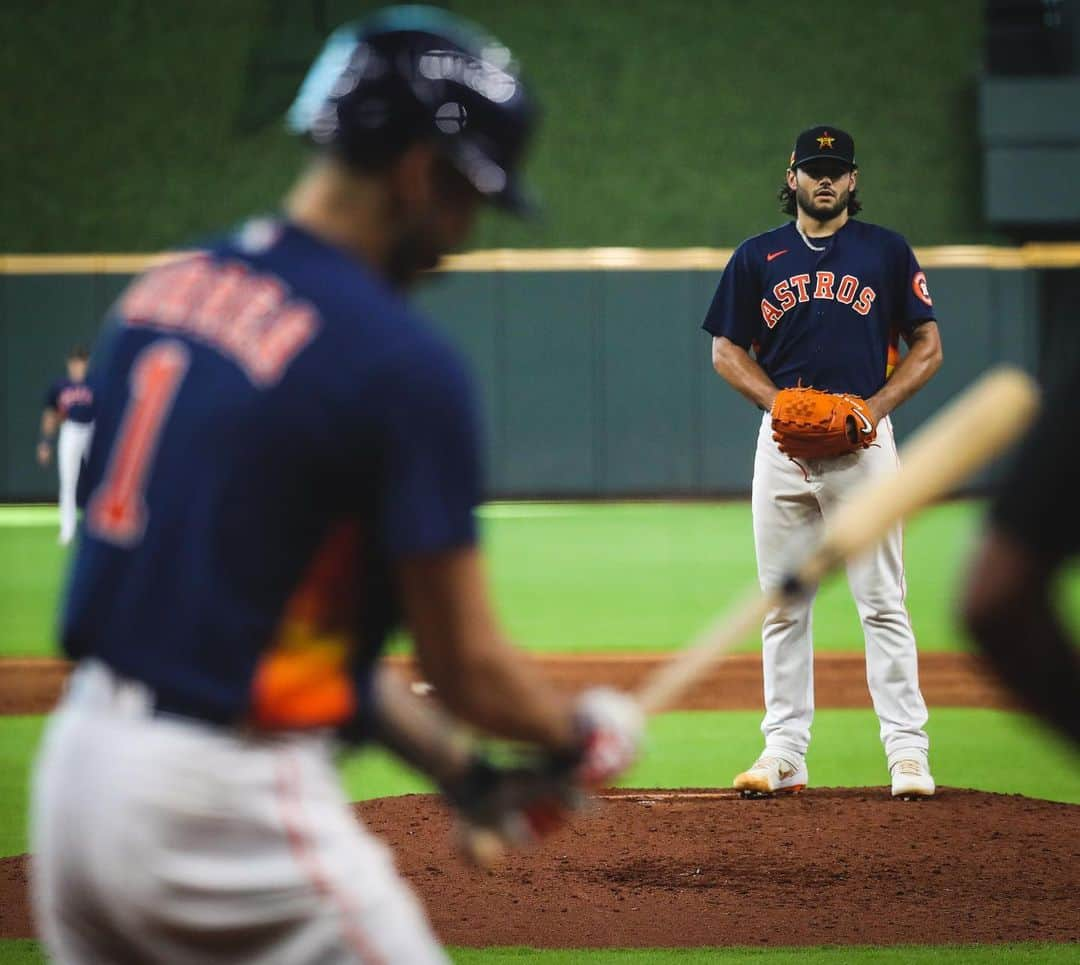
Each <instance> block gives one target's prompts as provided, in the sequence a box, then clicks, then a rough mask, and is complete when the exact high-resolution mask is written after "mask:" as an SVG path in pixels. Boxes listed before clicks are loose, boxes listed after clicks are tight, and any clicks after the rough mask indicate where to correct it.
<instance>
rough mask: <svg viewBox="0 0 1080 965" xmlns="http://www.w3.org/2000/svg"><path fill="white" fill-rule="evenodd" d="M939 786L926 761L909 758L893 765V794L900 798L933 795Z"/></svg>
mask: <svg viewBox="0 0 1080 965" xmlns="http://www.w3.org/2000/svg"><path fill="white" fill-rule="evenodd" d="M936 790H937V786H936V785H935V784H934V778H933V776H932V775H931V774H930V768H929V767H928V766H927V764H926V762H925V761H921V760H919V759H918V758H909V759H907V760H903V761H897V762H896V763H895V764H893V766H892V796H893V797H900V798H904V799H907V798H913V797H933V796H934V791H936Z"/></svg>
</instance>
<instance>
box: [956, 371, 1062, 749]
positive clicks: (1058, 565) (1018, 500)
mask: <svg viewBox="0 0 1080 965" xmlns="http://www.w3.org/2000/svg"><path fill="white" fill-rule="evenodd" d="M1078 384H1080V365H1077V364H1074V365H1073V367H1072V371H1071V373H1070V374H1069V377H1068V378H1066V379H1064V380H1063V381H1062V382H1061V383H1060V384H1059V385H1058V386H1057V387H1056V389H1054V390H1052V391H1051V392H1050V393H1049V394H1048V396H1047V399H1046V401H1045V404H1044V408H1043V411H1042V415H1041V416H1040V417H1039V420H1038V421H1037V422H1036V424H1035V425H1034V426H1033V427H1032V429H1031V431H1030V432H1029V433H1028V435H1027V437H1026V438H1025V439H1024V441H1023V443H1022V444H1021V446H1020V448H1019V450H1018V451H1017V453H1016V456H1015V457H1014V459H1013V462H1012V465H1011V469H1010V471H1009V472H1008V474H1007V475H1006V477H1005V479H1004V480H1003V482H1002V483H1001V485H1000V487H999V488H998V490H997V493H996V495H995V496H994V499H993V501H992V503H991V507H990V512H989V517H988V520H987V525H986V529H985V532H984V533H983V536H982V540H981V541H980V544H979V546H978V547H977V549H976V551H975V556H974V559H973V561H972V564H971V566H970V568H969V572H968V576H967V587H966V590H965V596H964V603H963V613H964V622H965V623H966V625H967V628H968V630H969V632H970V633H971V635H972V637H973V638H974V639H975V641H976V642H977V643H978V644H979V646H980V647H981V648H982V650H983V651H984V652H985V653H986V655H987V656H988V657H989V658H990V660H991V662H992V663H993V665H994V667H995V668H996V669H997V671H998V674H999V676H1000V677H1001V680H1002V682H1003V683H1004V684H1005V685H1006V686H1007V687H1009V688H1011V689H1012V690H1013V692H1014V693H1016V694H1017V695H1018V696H1020V697H1021V698H1022V699H1023V701H1024V703H1025V704H1027V706H1028V707H1029V708H1030V709H1031V710H1033V711H1035V712H1036V713H1037V714H1039V715H1040V716H1042V717H1043V718H1044V719H1045V720H1047V721H1049V722H1050V723H1051V724H1053V725H1054V726H1055V727H1057V728H1058V730H1060V731H1062V732H1063V733H1064V734H1067V735H1068V736H1069V737H1071V738H1072V740H1073V741H1074V742H1076V743H1077V744H1078V745H1080V659H1078V656H1077V650H1076V644H1075V641H1074V640H1073V639H1072V636H1071V634H1070V633H1069V632H1068V630H1067V629H1066V626H1065V623H1064V622H1063V620H1062V616H1061V612H1060V607H1059V603H1058V598H1059V595H1060V592H1061V587H1060V585H1059V584H1058V578H1059V577H1060V576H1061V573H1062V569H1063V567H1064V565H1065V564H1066V563H1067V562H1068V561H1069V560H1070V559H1073V558H1075V556H1076V554H1077V552H1080V514H1078V513H1076V512H1075V510H1074V509H1073V506H1074V500H1075V499H1076V494H1077V492H1078V491H1080V461H1078V458H1077V453H1076V450H1075V448H1074V447H1073V446H1072V445H1071V443H1072V441H1073V440H1072V438H1070V436H1069V432H1070V431H1072V430H1074V429H1075V426H1076V425H1077V416H1078V415H1080V413H1078V412H1077V391H1076V387H1077V385H1078ZM1062 426H1066V427H1068V428H1067V429H1066V430H1064V431H1063V429H1062ZM1072 436H1073V437H1074V436H1075V431H1072Z"/></svg>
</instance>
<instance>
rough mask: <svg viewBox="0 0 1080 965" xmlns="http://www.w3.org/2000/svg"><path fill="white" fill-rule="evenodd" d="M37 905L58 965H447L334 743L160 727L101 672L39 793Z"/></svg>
mask: <svg viewBox="0 0 1080 965" xmlns="http://www.w3.org/2000/svg"><path fill="white" fill-rule="evenodd" d="M32 822H33V829H32V830H33V851H34V906H35V913H36V917H37V921H38V925H39V928H41V930H42V932H43V936H42V937H43V938H44V940H45V943H46V945H47V947H48V950H49V953H50V955H51V956H52V960H55V961H57V962H78V963H83V965H85V963H97V962H102V963H104V962H111V963H117V962H161V963H170V965H185V963H191V965H195V963H200V965H202V963H205V962H230V963H231V962H237V963H239V962H246V963H247V962H250V963H271V962H274V963H289V965H292V963H308V962H311V963H314V962H319V963H344V962H387V963H391V962H392V963H397V962H409V963H436V962H438V963H445V962H446V961H448V959H447V958H446V956H445V955H444V954H443V952H442V950H441V949H440V947H439V945H438V943H437V941H436V939H435V937H434V935H433V934H432V932H431V929H430V927H429V925H428V923H427V920H426V918H425V916H424V913H423V911H422V909H421V907H420V904H419V902H418V901H417V899H416V898H415V896H414V895H413V894H412V892H411V891H410V889H409V888H408V887H407V885H406V884H405V883H404V882H403V881H402V880H401V878H400V877H399V876H398V874H397V872H396V870H395V868H394V865H393V861H392V859H391V857H390V854H389V852H388V850H387V849H386V848H385V847H384V846H383V845H382V844H380V843H379V842H378V841H376V840H375V838H374V837H373V836H372V835H371V834H369V833H368V832H367V831H366V830H365V829H364V828H363V827H362V826H361V825H360V824H359V823H358V822H357V821H356V819H355V817H354V816H353V814H352V812H351V811H350V809H349V806H348V802H347V801H346V800H345V798H344V796H343V794H342V792H341V789H340V785H339V781H338V777H337V773H336V771H335V769H334V766H333V762H332V757H331V744H330V742H329V741H328V740H327V739H326V738H324V737H318V736H310V735H308V736H295V735H294V736H288V737H275V738H266V737H255V736H251V735H244V734H242V733H240V732H236V731H229V730H225V729H222V728H216V727H212V726H209V725H207V726H203V725H201V724H198V723H194V722H190V721H185V720H181V719H179V718H166V717H155V716H153V715H152V714H151V713H150V710H149V697H148V694H147V693H146V691H145V689H144V688H142V687H141V686H140V685H138V684H132V683H130V682H120V681H118V680H117V678H116V677H115V676H114V675H113V674H111V673H110V672H109V671H108V670H107V669H105V668H104V667H103V666H102V665H100V664H93V663H85V664H83V665H82V666H81V667H80V668H79V670H78V671H77V672H76V674H75V676H74V678H73V681H72V685H71V687H70V688H69V693H68V695H67V697H66V698H65V700H64V702H63V704H62V706H61V708H60V709H59V710H58V712H57V713H56V714H55V715H54V716H53V718H52V720H51V722H50V724H49V727H48V731H47V734H46V737H45V741H44V743H43V746H42V750H41V752H40V756H39V759H38V762H37V768H36V773H35V783H34V795H33V811H32Z"/></svg>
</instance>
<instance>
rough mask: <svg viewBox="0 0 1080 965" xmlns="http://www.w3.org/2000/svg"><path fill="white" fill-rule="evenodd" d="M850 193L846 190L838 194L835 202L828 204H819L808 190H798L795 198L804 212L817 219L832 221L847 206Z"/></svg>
mask: <svg viewBox="0 0 1080 965" xmlns="http://www.w3.org/2000/svg"><path fill="white" fill-rule="evenodd" d="M848 193H849V192H847V191H845V192H844V193H843V194H838V195H837V196H836V199H835V200H834V201H833V203H832V204H831V205H827V206H826V205H822V204H819V203H818V202H817V201H815V199H814V198H813V197H811V195H810V194H809V193H807V192H806V191H796V192H795V200H796V201H797V202H798V205H799V208H800V209H802V211H803V213H804V214H806V215H809V216H810V217H811V218H813V219H814V220H815V221H831V220H832V219H833V218H835V217H836V216H837V215H838V214H840V213H841V212H842V211H844V210H845V209H846V208H847V204H848Z"/></svg>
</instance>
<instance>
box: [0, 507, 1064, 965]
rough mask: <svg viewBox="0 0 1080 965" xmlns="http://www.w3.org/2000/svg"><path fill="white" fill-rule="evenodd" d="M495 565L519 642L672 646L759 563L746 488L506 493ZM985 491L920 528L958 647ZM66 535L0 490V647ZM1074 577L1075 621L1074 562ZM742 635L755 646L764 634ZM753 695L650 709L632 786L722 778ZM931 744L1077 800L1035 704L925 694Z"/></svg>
mask: <svg viewBox="0 0 1080 965" xmlns="http://www.w3.org/2000/svg"><path fill="white" fill-rule="evenodd" d="M483 518H484V530H485V541H486V544H487V548H488V552H489V555H490V559H491V575H492V581H493V584H494V587H495V593H496V596H497V600H498V603H499V607H500V610H501V612H502V615H503V617H504V619H505V621H506V623H507V625H508V626H509V628H510V630H511V632H512V634H513V635H514V636H515V638H516V639H518V640H519V641H520V642H521V643H522V644H523V645H526V646H528V647H529V648H530V649H534V650H541V651H555V650H558V651H575V650H576V651H581V652H587V651H598V650H608V651H619V650H626V651H633V650H663V649H668V648H672V647H676V646H679V645H680V644H681V643H682V642H683V640H684V639H685V638H686V637H687V636H689V635H690V634H691V633H692V632H693V631H694V630H695V629H696V628H698V627H699V626H700V625H701V624H702V623H703V622H704V621H705V620H706V619H707V618H708V617H709V616H710V615H711V614H713V613H714V612H716V611H717V610H720V609H722V608H723V607H724V606H725V605H726V604H728V603H729V602H731V601H732V599H733V598H734V597H735V596H736V595H738V593H739V592H740V591H741V590H742V589H743V588H744V587H745V586H746V585H747V584H748V583H750V582H752V581H753V579H754V563H753V541H752V536H751V530H750V519H749V509H748V507H747V505H746V504H745V503H723V504H717V505H703V504H678V505H666V504H653V503H649V504H617V503H616V504H601V505H578V504H497V505H492V506H489V507H486V508H485V510H484V511H483ZM978 519H979V507H978V506H976V505H972V504H965V503H953V504H949V505H945V506H941V507H937V508H935V509H933V510H931V511H930V512H928V513H927V514H925V515H924V516H923V517H922V518H921V519H919V520H918V521H917V522H916V523H914V524H913V525H912V526H910V527H909V529H908V531H907V533H906V540H905V555H906V568H907V581H908V587H909V592H908V600H909V604H910V606H911V610H912V615H913V619H914V622H915V627H916V632H917V634H918V635H919V639H920V646H921V647H922V648H923V649H927V650H953V649H959V648H962V647H963V646H964V644H963V641H962V640H961V639H960V638H959V637H958V634H957V630H956V628H955V626H954V623H953V621H952V618H951V605H952V604H951V600H952V599H953V596H954V591H955V586H956V584H957V580H958V572H959V571H960V568H961V566H962V561H963V559H964V557H965V555H966V553H967V552H968V548H969V547H970V545H971V543H972V540H973V538H974V533H975V531H976V528H977V526H978ZM64 562H65V552H64V551H63V550H61V549H60V548H59V547H58V546H57V545H56V513H55V510H54V509H52V508H47V507H20V508H3V507H0V655H9V656H10V655H24V654H42V655H45V654H51V653H53V652H54V649H53V642H52V640H53V632H52V626H53V622H54V619H55V617H54V613H55V607H56V602H57V599H58V596H59V594H60V588H61V586H62V581H63V567H64ZM1064 592H1065V597H1066V600H1067V604H1068V606H1069V610H1070V613H1071V619H1072V620H1073V621H1074V625H1075V624H1076V618H1077V615H1080V605H1078V603H1080V593H1078V580H1077V576H1076V574H1075V573H1071V574H1070V575H1069V576H1068V578H1067V579H1066V580H1065V584H1064ZM815 630H816V638H817V639H816V643H817V646H818V647H820V648H822V649H834V650H835V649H840V650H846V649H858V648H860V647H861V632H860V629H859V626H858V622H857V620H856V618H855V612H854V606H853V604H852V603H851V600H850V597H849V595H848V593H847V590H846V587H845V586H844V583H843V580H839V581H836V582H834V583H833V584H831V585H830V586H828V587H827V588H825V589H824V590H823V592H822V593H821V594H820V596H819V599H818V603H817V609H816V611H815ZM747 646H748V647H753V646H755V643H754V642H753V641H750V642H749V643H748V644H747ZM759 718H760V714H758V713H757V712H753V711H750V712H747V711H741V712H724V713H714V712H683V713H671V714H664V715H662V716H660V717H657V718H655V719H654V720H653V721H652V722H651V724H650V729H649V740H648V746H647V751H646V754H645V756H644V759H643V760H642V761H641V763H640V764H639V765H638V766H637V767H636V768H635V770H634V771H633V772H632V773H631V774H629V775H628V776H627V778H626V780H625V781H624V782H623V783H624V784H625V785H626V786H638V787H688V786H697V787H701V786H715V785H724V784H726V783H727V782H728V781H729V780H730V778H731V776H732V775H733V774H734V773H735V772H736V771H737V770H739V769H741V768H742V767H743V766H745V764H746V763H747V761H748V759H749V758H751V757H752V756H753V755H754V754H755V753H756V752H757V749H758V747H759V744H760V735H759V733H758V729H757V728H758V723H759ZM43 725H44V720H43V719H42V718H38V717H6V718H0V857H2V856H5V855H11V854H19V853H22V852H24V851H25V850H26V849H27V845H26V840H27V828H26V801H27V793H28V790H27V783H28V776H29V771H30V765H31V761H32V757H33V753H34V750H35V748H36V745H37V742H38V740H39V737H40V734H41V731H42V727H43ZM929 730H930V734H931V740H932V754H933V757H932V760H933V764H934V770H935V776H936V777H937V779H938V781H939V783H940V784H942V785H944V786H953V787H974V788H980V789H983V790H988V791H999V792H1005V793H1019V794H1026V795H1029V796H1033V797H1042V798H1048V799H1051V800H1057V801H1066V802H1071V803H1077V804H1080V768H1078V767H1077V763H1078V761H1077V758H1076V755H1075V753H1074V752H1073V751H1072V750H1070V749H1069V748H1067V747H1066V746H1065V745H1064V744H1063V743H1062V742H1061V741H1059V740H1058V739H1057V738H1056V737H1054V736H1053V735H1051V734H1049V733H1048V732H1047V731H1046V730H1045V729H1043V728H1042V727H1041V726H1040V725H1038V724H1036V723H1035V722H1034V721H1032V720H1031V719H1029V718H1027V717H1025V716H1023V715H1018V714H1009V713H1004V712H1000V711H990V710H972V709H963V708H940V707H935V708H932V715H931V721H930V725H929ZM808 764H809V767H810V774H811V781H812V783H813V784H814V785H816V786H835V785H854V786H860V785H883V784H884V783H885V781H886V774H885V768H884V763H883V759H882V753H881V748H880V745H879V743H878V739H877V725H876V721H875V719H874V716H873V714H872V713H871V712H869V711H864V710H820V711H819V712H818V714H817V719H816V722H815V728H814V744H813V746H812V748H811V751H810V756H809V758H808ZM342 777H343V781H344V783H345V785H346V787H347V789H348V791H349V793H350V795H351V796H352V797H353V798H354V799H356V800H360V799H364V798H370V797H381V796H386V795H392V794H403V793H410V792H416V791H424V790H427V789H428V785H427V784H426V782H425V781H424V780H422V779H421V778H419V777H418V776H416V775H415V774H413V773H411V772H409V771H407V770H405V769H404V768H402V767H401V766H399V765H398V764H396V763H395V762H394V761H393V760H392V759H390V758H389V757H387V756H384V755H381V754H376V753H371V754H366V755H363V756H361V757H351V758H348V759H346V760H345V761H343V762H342ZM1078 958H1080V951H1078V949H1077V947H1076V946H1047V945H994V946H964V947H955V948H953V947H950V948H944V947H933V948H924V947H911V948H866V949H849V948H825V949H791V950H759V949H688V950H653V949H644V950H642V949H638V950H614V949H613V950H607V951H591V950H590V951H588V952H585V951H569V952H547V951H545V952H539V951H536V950H532V949H480V950H476V949H456V950H454V951H453V959H454V961H455V962H464V963H479V965H494V963H503V962H506V963H517V962H525V961H529V962H537V963H542V965H563V963H569V962H575V963H576V962H582V961H584V962H586V963H587V965H607V963H608V962H616V961H618V962H631V963H637V962H640V963H643V965H644V963H645V962H650V963H653V962H657V963H669V962H670V963H678V965H691V963H695V965H696V963H699V962H700V963H703V962H710V963H712V962H719V963H727V962H732V963H735V962H738V963H743V962H750V963H758V962H760V963H761V965H787V963H795V962H799V963H810V965H839V963H848V962H852V963H857V965H862V963H883V965H884V963H889V965H892V963H900V962H911V963H916V965H920V963H924V962H935V963H936V962H942V963H947V965H953V963H969V962H970V963H978V965H991V963H995V965H996V963H1003V965H1004V963H1009V965H1012V963H1036V962H1038V963H1049V965H1057V963H1064V962H1071V961H1077V960H1078ZM43 960H44V959H43V957H42V954H41V951H40V948H39V946H38V945H37V944H36V943H34V942H13V941H8V942H0V962H13V963H14V962H20V963H30V962H35V963H36V962H40V961H43Z"/></svg>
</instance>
